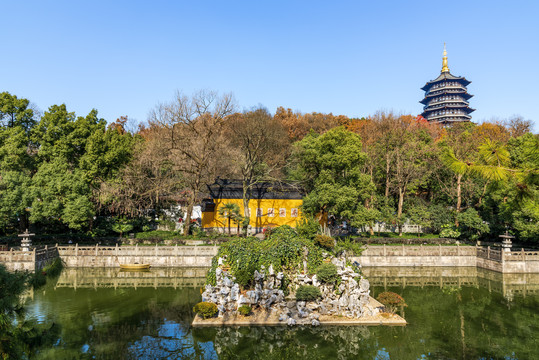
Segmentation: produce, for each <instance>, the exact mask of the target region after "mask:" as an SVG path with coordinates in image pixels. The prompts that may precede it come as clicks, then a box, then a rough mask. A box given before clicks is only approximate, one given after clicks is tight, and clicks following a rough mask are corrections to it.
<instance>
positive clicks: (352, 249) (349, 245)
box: [333, 237, 363, 256]
mask: <svg viewBox="0 0 539 360" xmlns="http://www.w3.org/2000/svg"><path fill="white" fill-rule="evenodd" d="M333 250H334V252H335V253H336V254H338V253H340V252H341V251H346V252H348V253H351V254H352V255H354V256H359V255H361V252H362V251H363V249H362V248H361V243H359V242H357V241H354V240H353V239H351V238H349V237H348V238H346V239H339V240H337V245H336V246H335V249H333Z"/></svg>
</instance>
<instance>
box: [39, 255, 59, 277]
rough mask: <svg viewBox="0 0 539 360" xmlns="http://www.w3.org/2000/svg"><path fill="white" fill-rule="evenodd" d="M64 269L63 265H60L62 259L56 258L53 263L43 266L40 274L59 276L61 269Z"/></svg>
mask: <svg viewBox="0 0 539 360" xmlns="http://www.w3.org/2000/svg"><path fill="white" fill-rule="evenodd" d="M63 267H64V264H63V263H62V259H60V258H56V259H54V261H53V262H51V263H50V264H48V265H47V266H45V267H44V268H43V269H41V271H42V273H44V274H45V275H47V276H50V277H55V276H58V275H60V273H61V272H62V269H63Z"/></svg>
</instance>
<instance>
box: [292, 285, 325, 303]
mask: <svg viewBox="0 0 539 360" xmlns="http://www.w3.org/2000/svg"><path fill="white" fill-rule="evenodd" d="M320 297H322V293H321V292H320V289H318V288H317V287H316V286H312V285H302V286H300V287H299V288H298V290H297V291H296V300H298V301H313V300H316V299H318V298H320Z"/></svg>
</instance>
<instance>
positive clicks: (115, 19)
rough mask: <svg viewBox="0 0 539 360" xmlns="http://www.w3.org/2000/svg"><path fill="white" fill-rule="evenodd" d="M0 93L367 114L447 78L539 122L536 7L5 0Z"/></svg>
mask: <svg viewBox="0 0 539 360" xmlns="http://www.w3.org/2000/svg"><path fill="white" fill-rule="evenodd" d="M0 9H1V12H2V21H1V23H0V24H1V26H2V30H1V33H0V34H1V35H0V39H1V42H0V44H1V47H2V49H3V54H2V57H0V91H9V92H10V93H12V94H15V95H17V96H19V97H25V98H28V99H30V100H31V101H32V102H34V103H35V104H36V105H37V106H38V107H39V108H40V109H41V110H43V111H45V110H47V108H48V107H49V106H50V105H53V104H61V103H65V104H66V105H67V107H68V109H69V110H70V111H75V112H76V113H77V115H86V114H87V113H88V112H89V111H90V110H91V109H92V108H96V109H98V110H99V114H100V116H101V117H103V118H105V119H107V120H108V121H114V120H115V119H116V118H118V117H119V116H122V115H128V116H129V117H130V118H133V119H136V120H137V121H145V120H146V118H147V114H148V112H149V110H150V109H151V108H153V107H154V106H155V105H156V104H157V103H159V102H165V101H169V100H171V99H172V98H173V95H174V93H175V91H176V90H180V91H182V92H184V93H186V94H191V93H192V92H193V91H195V90H198V89H211V90H217V91H219V92H232V93H233V94H234V96H235V98H236V100H237V103H238V105H239V106H240V109H241V108H251V107H253V106H257V105H259V104H261V105H264V106H266V107H267V108H268V109H269V110H270V111H271V112H275V109H276V108H277V107H278V106H284V107H290V108H292V109H293V110H299V111H302V112H312V111H317V112H325V113H328V112H332V113H334V114H343V115H348V116H350V117H362V116H368V115H370V114H373V113H375V112H376V111H378V110H393V111H395V112H402V113H411V114H414V115H416V114H419V113H421V111H422V106H421V104H419V101H420V100H421V99H422V98H423V95H424V93H423V92H422V91H421V90H420V88H421V87H422V86H423V85H424V84H425V83H426V82H427V81H429V80H432V79H434V78H436V77H437V76H438V74H439V73H440V70H441V66H442V51H443V43H444V42H446V43H447V51H448V58H449V68H450V70H451V73H452V74H454V75H458V76H465V77H466V78H467V79H468V80H470V81H472V83H471V84H470V85H469V87H468V91H469V92H470V93H471V94H473V95H475V96H474V97H473V98H472V99H471V100H470V103H471V106H472V107H473V108H475V109H477V111H476V112H474V113H473V114H472V116H473V120H474V121H476V122H480V121H482V120H490V119H492V118H500V119H504V118H508V117H511V116H513V115H515V114H518V115H521V116H523V117H524V118H525V119H529V120H532V121H534V122H535V132H538V130H539V125H538V124H537V123H538V122H539V86H538V84H539V1H532V0H530V1H519V0H513V1H492V0H490V1H473V0H468V1H459V0H457V1H455V0H452V1H433V0H430V1H373V0H371V1H327V0H326V1H312V0H311V1H292V0H289V1H255V0H251V1H194V0H192V1H156V0H154V1H133V0H131V1H112V0H109V1H95V0H94V1H72V0H70V1H42V0H40V1H7V0H0Z"/></svg>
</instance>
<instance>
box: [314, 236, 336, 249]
mask: <svg viewBox="0 0 539 360" xmlns="http://www.w3.org/2000/svg"><path fill="white" fill-rule="evenodd" d="M314 243H315V244H316V245H318V246H320V247H323V248H325V249H328V250H331V249H333V248H334V247H335V239H333V238H332V237H331V236H327V235H316V236H315V237H314Z"/></svg>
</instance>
